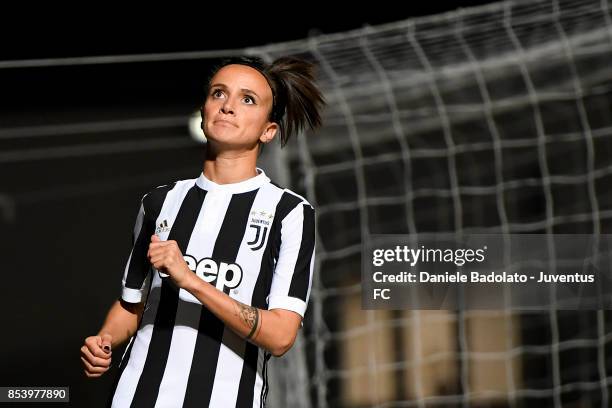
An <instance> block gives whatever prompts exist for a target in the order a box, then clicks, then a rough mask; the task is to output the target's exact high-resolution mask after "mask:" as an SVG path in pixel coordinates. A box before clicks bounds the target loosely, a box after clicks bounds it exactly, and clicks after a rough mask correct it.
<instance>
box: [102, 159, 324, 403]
mask: <svg viewBox="0 0 612 408" xmlns="http://www.w3.org/2000/svg"><path fill="white" fill-rule="evenodd" d="M257 171H258V173H259V174H258V175H257V176H255V177H252V178H250V179H248V180H245V181H242V182H239V183H230V184H217V183H214V182H213V181H211V180H209V179H207V178H206V177H205V176H204V174H201V175H200V177H199V178H197V179H191V180H181V181H177V182H175V183H174V184H172V185H167V186H161V187H158V188H156V189H154V190H153V191H151V192H149V193H148V194H146V195H145V196H144V197H143V199H142V205H141V207H140V211H139V213H138V216H137V219H136V223H135V227H134V245H133V248H132V251H131V254H130V257H129V259H128V261H127V265H126V268H125V272H124V276H123V289H122V290H123V292H122V298H123V299H124V300H125V301H127V302H131V303H137V302H140V301H141V300H142V299H146V306H145V311H144V314H143V318H142V321H141V323H140V325H139V328H138V331H137V333H136V334H135V335H134V336H133V337H132V338H131V339H130V342H129V344H128V347H127V348H126V351H125V353H124V355H123V358H122V361H121V364H120V366H119V374H118V377H117V379H116V382H115V385H114V388H113V393H112V394H111V403H112V407H130V406H131V407H139V408H140V407H181V406H182V407H209V406H210V407H261V406H263V405H264V404H265V396H266V394H267V383H266V380H267V376H266V363H267V361H268V359H269V358H270V354H269V353H268V352H267V351H265V350H263V349H260V348H258V347H257V346H255V345H253V344H251V343H249V342H246V341H245V340H243V339H242V338H241V337H239V336H238V335H237V334H235V333H234V332H233V331H232V330H230V329H229V328H227V327H226V326H225V325H224V324H223V322H222V321H221V320H220V319H218V318H217V317H216V316H215V315H213V314H212V313H211V312H210V311H209V310H208V309H207V308H206V307H204V306H203V305H202V303H201V302H200V301H198V300H197V299H196V298H195V297H194V296H193V295H191V294H190V293H189V292H187V291H186V290H184V289H180V290H179V289H178V288H177V287H176V286H175V285H174V284H173V283H172V282H171V281H170V280H169V279H165V278H162V277H161V275H160V273H159V272H157V271H154V270H153V268H152V267H151V264H150V263H149V262H148V259H147V257H146V254H147V251H148V247H149V243H150V237H151V235H152V234H154V233H156V234H157V235H158V236H159V237H160V238H161V239H162V240H175V241H176V242H177V243H178V246H179V248H180V250H181V252H182V253H183V256H184V258H185V260H186V261H187V264H188V265H189V267H190V269H192V270H193V271H194V272H195V273H196V274H197V275H198V276H199V277H200V278H202V279H204V280H206V281H208V282H210V283H211V284H213V285H215V286H216V288H217V289H219V290H223V291H224V292H225V293H226V294H228V295H229V296H231V297H232V298H234V299H236V300H238V301H240V302H242V303H244V304H247V305H251V306H255V307H257V308H261V309H277V308H280V309H286V310H292V311H294V312H296V313H299V314H300V315H301V316H304V312H305V311H306V305H307V303H308V297H309V295H310V287H311V280H312V272H313V267H314V247H315V242H314V237H315V230H314V229H315V221H314V209H313V207H312V206H311V205H310V204H309V203H308V201H307V200H305V199H304V198H303V197H301V196H299V195H297V194H295V193H293V192H292V191H290V190H288V189H284V188H281V187H279V186H277V185H276V184H274V183H272V182H271V181H270V179H269V178H268V177H267V176H266V175H265V173H264V172H263V171H262V170H261V169H260V168H257Z"/></svg>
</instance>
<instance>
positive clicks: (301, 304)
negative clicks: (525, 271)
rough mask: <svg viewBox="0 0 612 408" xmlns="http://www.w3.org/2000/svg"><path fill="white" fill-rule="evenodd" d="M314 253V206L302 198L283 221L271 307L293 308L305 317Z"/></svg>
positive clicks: (271, 290)
mask: <svg viewBox="0 0 612 408" xmlns="http://www.w3.org/2000/svg"><path fill="white" fill-rule="evenodd" d="M314 257H315V217H314V208H313V207H312V206H311V205H310V204H308V203H307V202H302V203H300V204H298V205H297V206H296V207H295V208H294V209H293V210H291V211H290V212H289V214H287V216H286V217H285V218H284V219H283V221H282V225H281V245H280V249H279V254H278V261H277V262H276V266H275V269H274V274H273V277H272V286H271V288H270V295H269V297H268V309H286V310H291V311H294V312H296V313H298V314H299V315H300V316H302V317H304V313H305V312H306V305H307V304H308V298H309V297H310V288H311V284H312V275H313V270H314Z"/></svg>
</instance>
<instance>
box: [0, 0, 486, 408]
mask: <svg viewBox="0 0 612 408" xmlns="http://www.w3.org/2000/svg"><path fill="white" fill-rule="evenodd" d="M489 2H490V1H453V2H443V1H436V2H428V3H424V4H419V5H416V4H414V3H413V2H405V4H403V5H402V7H401V8H398V6H391V3H389V4H388V5H384V4H381V5H378V7H376V8H375V7H373V5H366V6H359V5H356V4H355V5H352V6H350V7H348V6H345V9H344V10H337V11H335V12H332V11H331V10H327V9H326V8H325V7H323V6H315V5H309V6H305V5H304V4H302V5H295V4H293V3H292V4H291V5H290V4H289V3H288V4H286V5H284V6H283V7H273V6H271V5H268V4H267V3H266V5H264V4H257V5H256V7H255V10H256V11H257V12H258V13H255V12H253V10H249V9H244V8H241V7H242V6H240V5H236V8H232V7H229V8H231V13H230V12H228V9H227V8H226V9H222V8H221V7H219V8H218V9H211V8H208V9H202V10H195V9H190V8H187V7H185V9H182V10H179V9H178V7H175V8H173V9H172V10H162V9H160V8H159V7H158V8H157V9H155V8H156V6H154V5H153V4H148V5H147V7H148V8H152V9H155V11H156V12H158V13H159V16H158V17H157V18H152V17H150V16H149V15H148V13H149V12H150V10H142V13H141V14H138V15H135V16H130V17H127V16H125V14H124V13H123V11H122V10H106V12H107V13H108V17H105V16H104V15H103V14H102V13H100V10H92V11H89V12H86V11H84V12H83V14H82V15H81V14H78V15H75V14H73V13H74V12H75V10H66V14H65V15H62V16H61V17H58V16H57V15H56V14H53V15H50V14H46V11H45V10H39V9H36V10H31V13H32V14H31V15H23V14H22V15H19V16H13V15H11V14H10V13H6V14H5V15H4V16H3V19H4V21H3V23H4V24H3V25H2V31H1V32H0V35H1V36H2V38H3V40H4V41H3V42H2V44H1V48H0V60H2V61H8V60H22V59H23V60H26V59H41V58H51V59H53V58H61V57H78V56H95V55H127V54H143V53H161V52H164V53H165V52H179V51H202V50H223V49H239V48H244V47H251V46H258V45H265V44H270V43H278V42H283V41H289V40H295V39H302V38H306V37H308V36H309V35H316V34H319V33H332V32H341V31H345V30H350V29H356V28H360V27H362V26H363V25H365V24H370V25H376V24H381V23H385V22H391V21H397V20H401V19H405V18H409V17H413V16H420V15H427V14H435V13H439V12H443V11H447V10H452V9H455V8H457V7H467V6H471V5H477V4H483V3H489ZM228 6H229V5H228ZM264 7H266V8H265V9H264ZM348 8H350V10H348ZM290 9H292V10H296V11H297V12H296V11H292V10H290ZM57 11H58V10H55V12H57ZM77 12H79V13H80V12H81V10H77ZM59 14H62V13H61V12H60V13H59ZM213 62H214V61H213V60H210V59H202V60H184V61H180V60H179V61H166V62H139V63H122V64H104V65H74V66H70V65H68V66H55V67H36V68H25V67H22V68H8V69H0V94H1V97H0V228H2V234H1V236H2V241H0V248H1V250H0V253H1V255H2V256H1V260H2V266H3V268H2V269H3V275H4V280H3V284H2V305H1V306H2V309H1V310H2V312H1V313H2V322H3V324H2V327H3V330H2V335H1V336H0V339H1V340H0V350H2V351H1V353H2V354H1V355H2V360H1V365H0V367H1V368H0V370H1V371H0V386H69V387H70V393H71V396H70V398H71V404H70V405H71V406H79V407H98V406H103V405H104V402H105V399H106V396H107V395H108V392H109V389H110V386H111V383H112V380H113V377H114V375H115V373H116V371H115V370H116V365H117V364H118V362H119V360H120V356H121V353H122V349H121V350H114V354H113V357H114V358H113V361H114V366H115V367H114V368H113V370H112V372H111V373H110V375H109V373H107V375H105V376H103V377H102V378H101V379H98V380H88V379H86V378H85V377H84V375H83V371H82V368H81V363H80V360H79V348H80V347H81V345H82V343H83V340H84V338H85V337H87V336H89V335H94V334H95V333H97V331H98V330H99V328H100V326H101V325H102V323H103V319H104V316H105V315H106V312H107V310H108V307H109V306H110V305H111V304H112V303H113V301H114V300H115V299H116V298H117V297H118V296H119V292H120V282H121V276H122V273H123V267H124V262H125V261H126V259H127V256H128V254H129V250H130V243H131V229H132V225H133V222H134V219H135V215H136V212H137V210H138V205H139V200H140V198H141V197H142V195H143V194H144V193H146V192H147V191H149V190H150V189H151V188H153V187H154V186H156V185H160V184H165V183H166V182H168V181H171V180H174V179H179V178H194V177H197V175H198V174H199V172H200V171H201V170H200V166H201V162H202V148H201V146H200V145H198V144H196V143H195V142H189V141H188V140H189V137H188V131H187V126H186V125H184V124H181V123H177V124H171V125H167V126H163V127H161V128H150V129H129V128H125V127H122V125H121V121H125V120H130V119H159V118H167V117H175V116H177V117H180V116H185V115H189V114H190V113H191V112H192V111H193V110H194V109H195V108H196V107H197V106H198V105H199V103H200V101H201V100H202V87H203V85H204V81H205V74H206V71H207V70H208V69H209V67H210V65H211V63H213ZM92 123H93V124H92ZM108 123H111V126H110V127H108V126H106V127H104V126H102V127H103V128H102V129H98V128H96V124H103V125H104V124H107V125H108ZM117 123H119V124H117ZM74 124H84V127H83V128H82V129H81V130H79V129H77V130H75V129H74V128H73V127H71V126H73V125H74ZM67 125H68V127H67ZM41 126H43V127H47V128H46V130H45V128H42V130H41ZM49 126H50V127H49ZM88 128H89V129H88ZM173 138H175V139H176V141H177V144H176V146H173V147H169V146H168V142H172V140H173ZM130 146H131V147H130ZM53 405H54V404H45V406H53ZM62 405H63V406H65V404H62ZM20 406H26V404H22V405H20Z"/></svg>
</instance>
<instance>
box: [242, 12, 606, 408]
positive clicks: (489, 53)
mask: <svg viewBox="0 0 612 408" xmlns="http://www.w3.org/2000/svg"><path fill="white" fill-rule="evenodd" d="M611 18H612V17H611V14H610V5H609V3H608V2H607V1H601V2H599V1H522V2H501V3H496V4H492V5H488V6H483V7H478V8H473V9H467V10H459V11H456V12H451V13H448V14H444V15H440V16H433V17H426V18H418V19H412V20H406V21H400V22H397V23H393V24H388V25H384V26H377V27H366V28H364V29H360V30H356V31H352V32H348V33H342V34H335V35H327V36H318V37H313V38H310V39H309V40H306V41H296V42H292V43H285V44H277V45H272V46H268V47H264V48H256V49H252V50H250V51H251V52H252V53H254V54H258V55H263V56H265V57H266V58H267V59H269V60H272V59H274V58H275V57H277V56H281V55H286V54H293V55H299V56H303V57H306V58H308V59H311V60H315V61H316V62H317V63H318V65H319V77H320V78H321V81H322V84H323V87H324V90H325V94H326V97H327V100H328V108H327V111H326V115H325V127H324V128H323V129H322V131H320V132H318V134H316V135H307V136H308V137H306V138H301V140H300V142H299V143H298V144H297V145H294V148H292V149H291V150H290V152H289V154H288V166H289V167H288V168H289V170H290V174H291V180H292V182H293V187H294V188H296V189H298V191H301V192H303V193H304V194H305V195H306V196H307V197H308V198H309V200H310V201H311V202H312V203H313V204H314V205H315V207H316V208H317V217H318V244H319V245H318V247H317V254H318V257H317V265H316V267H317V268H316V270H317V275H316V277H315V280H314V288H313V292H312V303H311V305H310V309H309V313H310V316H309V318H308V320H307V325H306V336H305V338H304V342H303V344H304V346H305V348H304V352H305V353H306V357H307V358H306V360H305V361H306V363H307V368H308V374H309V375H308V377H307V378H308V379H309V380H308V381H309V382H308V386H309V387H310V391H311V392H310V395H309V396H308V398H307V399H305V400H300V401H301V404H302V405H303V406H318V407H327V406H333V407H337V406H346V407H361V406H379V407H396V406H397V407H400V406H401V407H403V406H417V407H425V406H464V407H465V406H485V405H487V404H489V405H491V406H537V407H541V406H553V407H561V406H583V407H586V406H601V407H608V406H609V404H610V396H609V392H610V385H609V383H610V380H612V378H611V377H610V375H611V373H612V354H611V351H612V350H610V345H609V340H610V338H612V326H610V325H611V324H612V319H611V318H610V313H607V312H605V311H598V312H561V311H556V310H554V305H553V307H551V310H550V311H548V312H545V313H542V312H540V313H522V314H518V313H511V312H509V311H499V312H491V311H489V312H478V311H471V312H459V313H451V312H445V311H420V312H418V311H402V312H387V311H362V310H361V303H360V297H359V295H360V284H359V281H360V262H361V259H360V256H361V255H360V251H361V243H362V241H363V240H365V239H368V237H369V236H370V234H381V233H396V234H397V233H402V234H403V233H417V232H432V231H445V232H448V231H458V232H499V233H521V232H524V233H545V234H549V235H550V234H553V233H562V232H563V233H579V232H582V233H591V232H593V233H596V234H597V233H610V227H611V224H610V218H611V216H612V193H610V192H609V188H608V184H609V183H610V181H612V162H611V161H610V157H611V156H610V153H612V138H611V133H612V132H611V125H612V109H611V108H612V105H611V101H612V93H611V90H612V88H611V84H610V80H611V79H612V67H611V64H610V56H611V55H612V54H611V50H612V23H611V21H612V20H611ZM551 242H552V241H551ZM549 251H552V252H554V248H553V247H551V246H550V245H549ZM296 353H297V352H296ZM297 355H299V353H297ZM296 361H299V359H297V360H296ZM284 364H285V365H287V363H284ZM299 371H300V370H295V369H289V370H287V371H285V372H284V373H283V383H285V384H291V375H290V374H292V373H296V372H299ZM300 381H303V380H302V379H301V378H300V379H296V381H295V382H294V384H299V383H300ZM289 387H291V386H289ZM277 397H278V396H277ZM281 398H282V396H281ZM292 404H294V405H291V406H299V404H298V402H295V401H292ZM295 404H298V405H295Z"/></svg>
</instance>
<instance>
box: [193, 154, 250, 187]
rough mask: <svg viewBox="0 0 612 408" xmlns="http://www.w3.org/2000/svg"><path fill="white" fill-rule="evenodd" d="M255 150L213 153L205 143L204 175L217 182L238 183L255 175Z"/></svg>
mask: <svg viewBox="0 0 612 408" xmlns="http://www.w3.org/2000/svg"><path fill="white" fill-rule="evenodd" d="M256 165H257V151H243V152H235V151H234V152H232V151H229V152H227V151H226V152H223V153H215V151H214V149H213V148H212V147H211V146H210V145H206V158H205V160H204V169H203V171H204V175H205V176H206V178H208V179H209V180H210V181H213V182H215V183H217V184H229V183H239V182H241V181H244V180H248V179H250V178H251V177H255V176H257V170H256Z"/></svg>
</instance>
